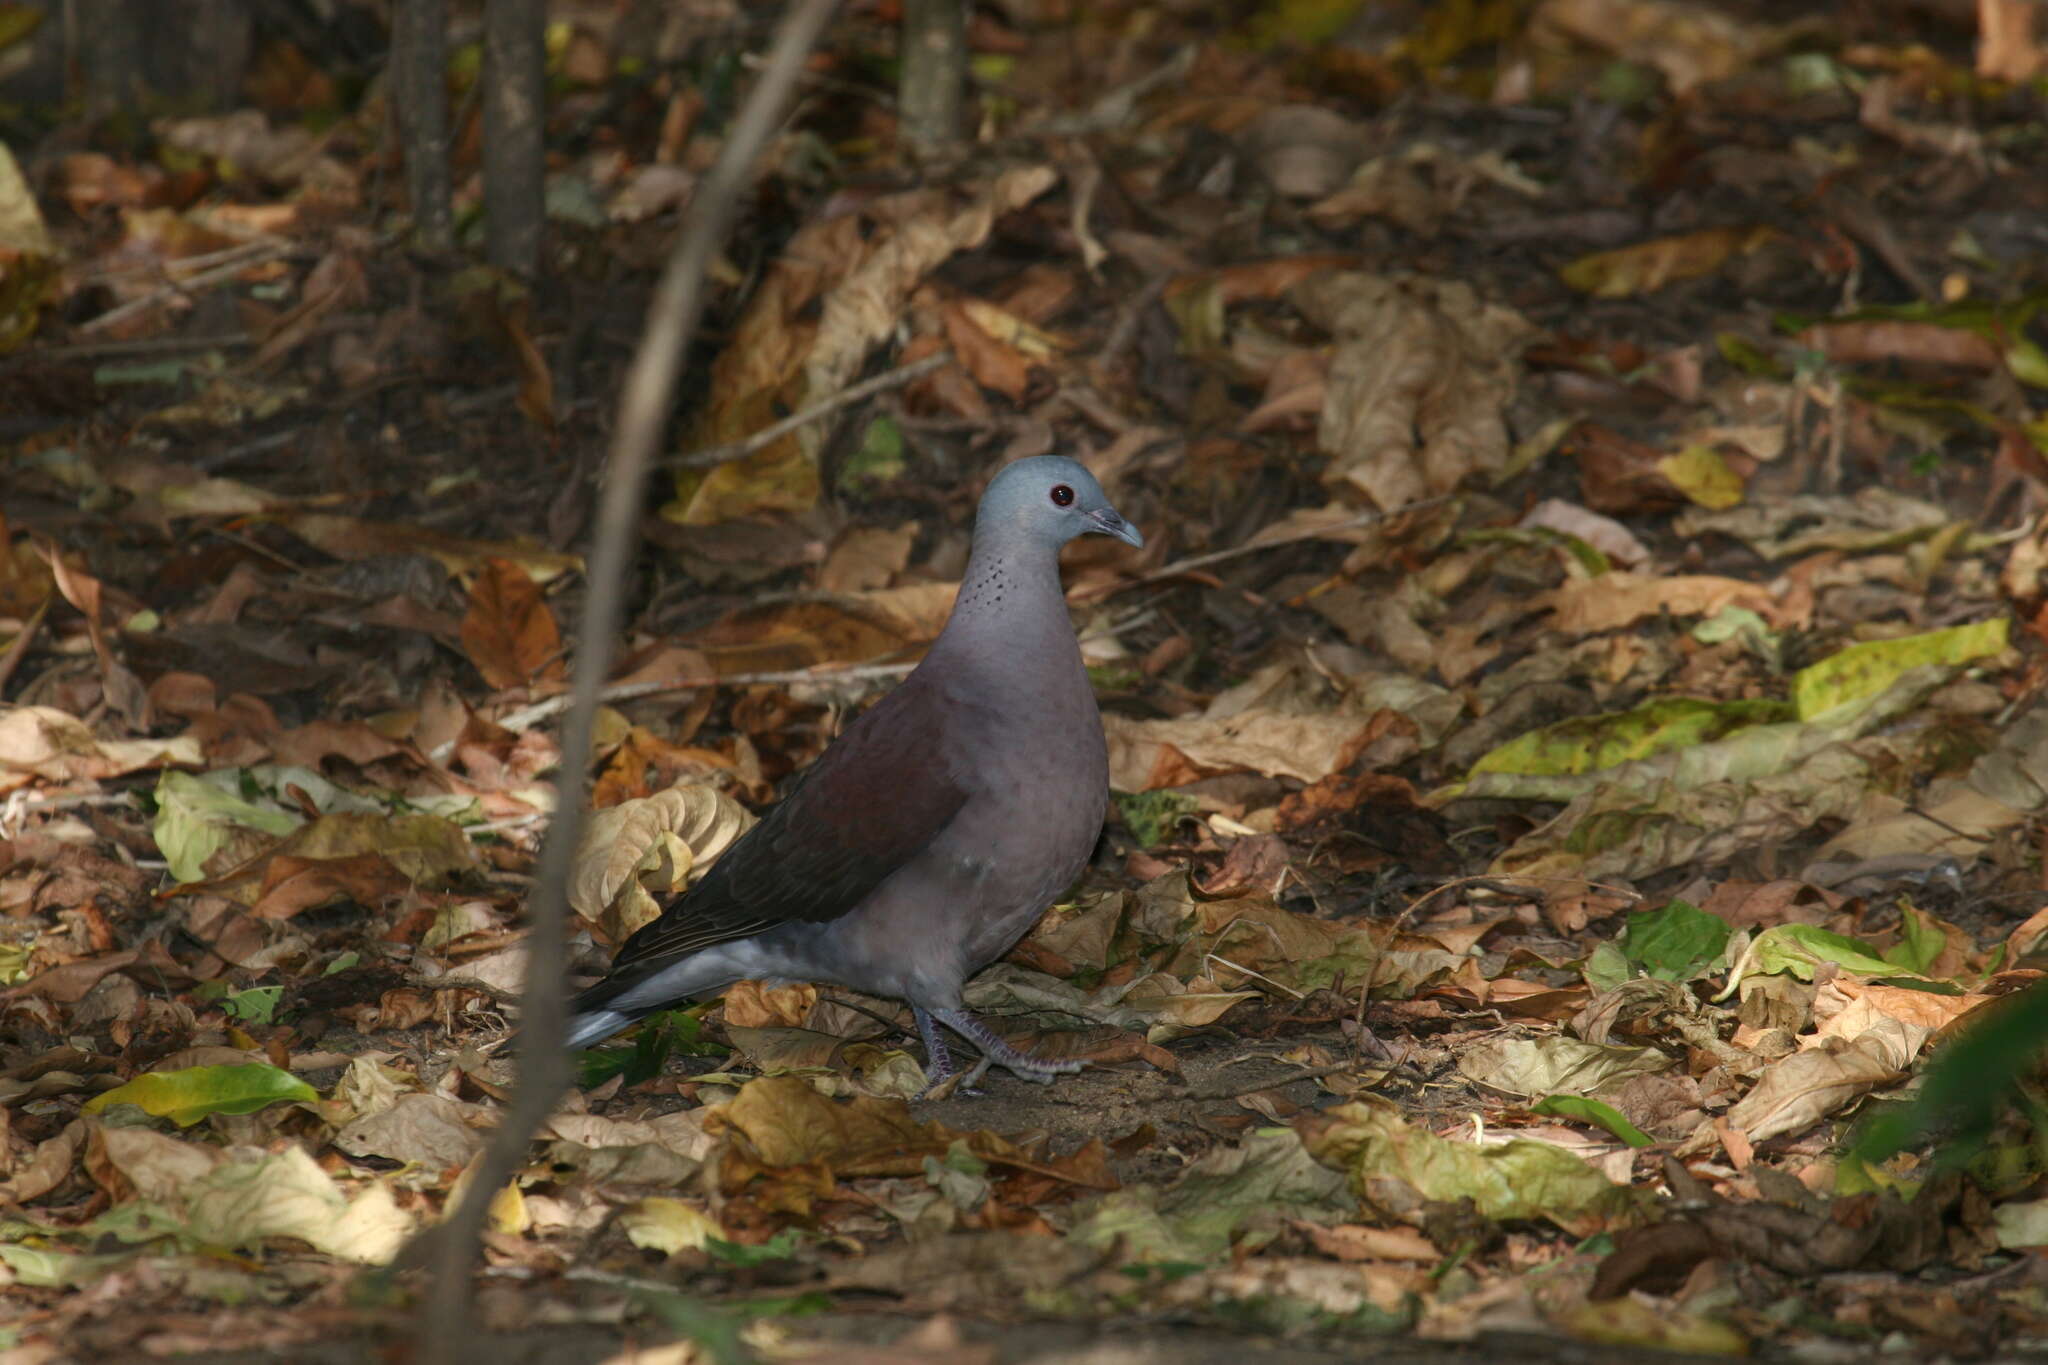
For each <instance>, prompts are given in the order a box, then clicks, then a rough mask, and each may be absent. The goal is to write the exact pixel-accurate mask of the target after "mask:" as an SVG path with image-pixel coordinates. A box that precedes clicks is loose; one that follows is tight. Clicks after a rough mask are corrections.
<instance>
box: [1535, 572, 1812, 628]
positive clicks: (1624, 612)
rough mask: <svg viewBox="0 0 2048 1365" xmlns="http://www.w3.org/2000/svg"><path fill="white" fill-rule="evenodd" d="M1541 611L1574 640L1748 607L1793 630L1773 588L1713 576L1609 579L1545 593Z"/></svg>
mask: <svg viewBox="0 0 2048 1365" xmlns="http://www.w3.org/2000/svg"><path fill="white" fill-rule="evenodd" d="M1539 605H1540V606H1541V608H1542V609H1545V610H1548V611H1550V612H1552V613H1553V615H1552V618H1551V624H1552V625H1554V626H1555V627H1556V628H1557V629H1559V630H1561V631H1564V632H1566V633H1567V634H1570V635H1598V634H1601V633H1603V632H1606V631H1610V630H1620V629H1622V628H1623V627H1625V626H1629V625H1633V624H1634V623H1635V622H1637V621H1640V620H1642V619H1643V618H1644V617H1646V616H1661V615H1664V614H1666V613H1669V614H1670V615H1672V616H1713V615H1715V614H1716V613H1718V612H1720V611H1722V610H1724V609H1726V608H1728V607H1746V608H1748V609H1749V610H1750V611H1753V612H1755V613H1756V614H1757V615H1759V616H1761V617H1763V618H1764V619H1765V620H1767V621H1770V622H1772V623H1774V624H1777V625H1788V624H1792V623H1791V622H1788V621H1786V620H1785V619H1784V612H1783V611H1782V610H1781V608H1780V605H1779V602H1778V599H1777V598H1776V597H1775V596H1773V595H1772V593H1771V591H1770V590H1769V589H1768V588H1765V587H1761V586H1759V585H1757V584H1755V583H1747V582H1744V581H1743V580H1741V579H1739V578H1717V577H1714V576H1713V575H1710V574H1689V575H1681V576H1678V577H1673V578H1653V577H1650V576H1648V575H1644V574H1633V573H1605V574H1601V575H1600V576H1599V577H1598V578H1587V579H1580V580H1577V581H1574V582H1570V583H1566V584H1564V585H1562V586H1560V587H1558V588H1556V589H1554V590H1552V591H1551V592H1548V593H1545V594H1543V596H1542V598H1541V600H1540V604H1539Z"/></svg>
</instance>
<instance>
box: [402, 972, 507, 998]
mask: <svg viewBox="0 0 2048 1365" xmlns="http://www.w3.org/2000/svg"><path fill="white" fill-rule="evenodd" d="M403 980H404V981H405V984H406V985H408V986H420V987H423V988H424V989H426V990H430V991H454V990H462V991H475V992H477V993H478V994H480V995H488V996H489V997H491V999H493V1000H495V1001H497V1002H498V1003H499V1004H501V1005H516V1004H518V1003H519V992H518V991H508V990H506V989H505V988H504V987H503V986H494V985H492V984H491V983H490V982H488V981H485V980H484V979H482V978H481V977H475V976H453V975H450V976H428V975H427V974H426V973H425V972H407V973H406V974H405V976H404V977H403Z"/></svg>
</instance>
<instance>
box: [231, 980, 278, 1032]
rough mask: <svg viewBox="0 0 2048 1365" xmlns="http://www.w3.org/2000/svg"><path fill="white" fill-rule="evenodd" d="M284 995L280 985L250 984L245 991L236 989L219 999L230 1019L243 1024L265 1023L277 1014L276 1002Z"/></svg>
mask: <svg viewBox="0 0 2048 1365" xmlns="http://www.w3.org/2000/svg"><path fill="white" fill-rule="evenodd" d="M283 995H284V987H282V986H252V987H250V988H249V989H248V990H246V991H236V992H235V993H234V994H233V995H230V996H228V997H227V998H226V999H224V1000H222V1001H221V1008H222V1009H223V1010H226V1011H227V1016H228V1018H230V1019H238V1020H240V1021H241V1022H243V1023H245V1024H267V1023H269V1022H270V1021H271V1020H272V1019H273V1018H275V1017H276V1015H277V1002H278V1000H279V999H280V998H282V997H283Z"/></svg>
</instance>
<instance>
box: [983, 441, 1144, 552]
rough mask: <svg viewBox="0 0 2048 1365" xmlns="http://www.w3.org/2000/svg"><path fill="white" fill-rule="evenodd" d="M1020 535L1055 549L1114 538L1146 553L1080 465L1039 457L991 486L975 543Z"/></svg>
mask: <svg viewBox="0 0 2048 1365" xmlns="http://www.w3.org/2000/svg"><path fill="white" fill-rule="evenodd" d="M991 532H996V533H999V534H1002V535H1004V536H1006V537H1007V536H1008V535H1012V534H1018V535H1023V536H1025V537H1028V538H1030V539H1033V540H1038V541H1042V542H1043V543H1045V544H1048V545H1051V546H1052V547H1053V548H1054V549H1058V548H1059V547H1060V546H1062V545H1064V544H1066V543H1067V542H1068V541H1070V540H1072V539H1073V538H1074V537H1075V536H1084V535H1088V534H1090V533H1091V532H1092V533H1094V534H1096V535H1105V536H1115V537H1116V538H1117V539H1118V540H1121V541H1123V542H1125V543H1126V544H1129V545H1135V546H1138V547H1139V548H1140V549H1142V548H1144V545H1145V537H1143V536H1142V535H1139V534H1138V528H1137V527H1135V526H1133V525H1131V523H1129V522H1128V521H1125V520H1124V519H1123V516H1122V514H1121V513H1119V512H1118V511H1117V510H1116V508H1114V507H1112V506H1110V505H1109V496H1108V495H1107V494H1106V493H1104V492H1103V491H1102V485H1101V484H1099V483H1097V482H1095V476H1094V475H1093V474H1090V473H1089V472H1088V470H1087V469H1086V468H1085V467H1084V466H1083V465H1082V464H1081V463H1080V461H1078V460H1070V459H1068V458H1067V457H1065V456H1064V455H1035V456H1033V457H1031V458H1030V459H1028V460H1018V461H1017V462H1016V463H1014V464H1010V465H1005V466H1004V467H1003V468H1002V470H1001V471H1000V472H998V473H997V474H996V476H995V478H993V479H991V480H989V485H988V491H987V492H985V493H983V494H982V495H981V510H980V511H979V512H978V513H977V514H976V516H975V534H976V536H977V537H979V536H981V535H985V534H988V533H991Z"/></svg>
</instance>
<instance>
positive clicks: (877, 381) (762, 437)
mask: <svg viewBox="0 0 2048 1365" xmlns="http://www.w3.org/2000/svg"><path fill="white" fill-rule="evenodd" d="M952 358H953V353H952V352H951V351H938V352H935V353H933V354H931V355H928V356H925V357H924V358H923V359H921V360H913V361H911V362H910V363H909V364H908V365H898V366H897V367H896V368H895V369H893V370H885V371H883V372H882V373H881V374H878V375H876V376H875V377H874V378H872V379H863V380H861V381H860V383H858V384H849V385H848V386H847V387H845V388H843V389H841V390H840V391H839V392H837V393H835V394H830V395H828V396H826V397H824V398H821V399H819V400H818V401H817V402H815V403H813V404H811V405H810V406H809V407H807V408H805V409H804V410H803V411H802V412H799V413H794V414H792V415H790V416H788V417H785V418H783V419H782V420H781V421H779V422H773V423H770V424H769V425H767V426H765V427H762V428H761V429H760V430H759V431H757V432H755V433H754V434H753V435H752V436H749V437H747V438H746V439H745V440H743V441H728V442H726V443H725V444H724V445H717V446H706V447H704V449H702V450H694V451H691V452H690V453H689V454H688V455H677V456H673V457H671V458H669V459H666V460H663V461H662V462H661V464H662V467H663V468H665V469H710V468H711V467H713V466H714V465H722V464H731V463H732V462H733V461H734V460H744V459H746V458H747V456H749V455H751V454H753V453H754V452H755V451H757V450H762V449H765V448H767V447H768V446H772V445H774V444H775V443H776V442H777V441H779V440H781V439H782V438H783V437H785V436H787V435H789V433H790V432H792V431H795V430H796V429H797V428H798V427H801V426H807V425H809V424H810V423H812V422H815V421H817V420H818V419H819V418H821V417H829V416H831V415H832V414H833V413H835V412H837V411H839V409H841V408H843V407H846V406H848V405H850V404H853V403H858V402H859V401H860V400H861V399H863V398H869V397H872V396H873V395H875V394H878V393H882V392H885V391H886V390H889V389H900V388H902V387H903V386H904V385H905V384H908V383H910V382H911V381H912V380H915V379H921V378H923V377H924V376H925V375H928V374H930V373H931V372H932V371H933V370H936V369H938V368H939V367H940V366H941V365H944V364H946V363H947V362H948V361H950V360H952Z"/></svg>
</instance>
